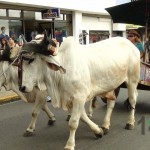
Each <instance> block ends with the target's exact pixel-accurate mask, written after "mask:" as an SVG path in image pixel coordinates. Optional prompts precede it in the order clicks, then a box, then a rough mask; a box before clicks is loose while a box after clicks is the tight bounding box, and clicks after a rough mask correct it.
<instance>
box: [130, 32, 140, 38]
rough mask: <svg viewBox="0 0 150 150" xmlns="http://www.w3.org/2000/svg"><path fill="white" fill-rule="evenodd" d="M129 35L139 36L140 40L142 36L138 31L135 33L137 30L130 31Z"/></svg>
mask: <svg viewBox="0 0 150 150" xmlns="http://www.w3.org/2000/svg"><path fill="white" fill-rule="evenodd" d="M128 34H133V35H135V36H137V37H138V38H141V36H140V34H139V33H138V32H137V31H135V30H130V31H129V32H128Z"/></svg>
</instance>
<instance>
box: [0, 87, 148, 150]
mask: <svg viewBox="0 0 150 150" xmlns="http://www.w3.org/2000/svg"><path fill="white" fill-rule="evenodd" d="M125 98H127V92H126V90H125V89H121V91H120V93H119V97H118V99H117V102H116V106H115V108H114V111H113V114H112V119H111V128H110V132H109V134H108V135H105V136H103V138H101V139H98V140H97V139H96V138H95V135H94V134H93V133H92V132H91V130H90V129H89V127H88V126H87V125H85V124H84V123H83V122H80V125H79V128H78V130H77V133H76V147H75V148H76V150H150V142H149V139H150V130H149V127H150V92H149V91H139V96H138V103H137V107H136V123H135V129H134V130H130V131H128V130H125V129H124V127H125V124H126V121H127V118H128V111H127V110H126V108H125V107H124V105H123V102H124V99H125ZM32 106H33V104H28V103H25V102H23V101H17V102H11V103H8V104H4V105H1V106H0V150H63V148H64V146H65V144H66V141H67V139H68V136H69V128H68V123H67V122H66V120H65V119H66V116H67V112H65V111H63V110H62V109H54V108H52V107H51V104H50V103H49V106H50V108H51V110H52V111H53V112H54V113H55V117H56V119H57V121H56V123H55V125H54V126H52V127H51V126H48V125H47V121H48V118H47V116H46V114H45V113H44V112H41V113H40V115H39V118H38V120H37V124H36V130H35V132H34V136H32V137H23V136H22V135H23V133H24V131H25V130H26V128H27V126H28V124H29V122H30V119H31V110H32ZM105 111H106V105H105V104H104V103H103V102H102V101H101V100H100V99H99V101H98V102H97V109H96V110H95V112H94V116H93V120H94V122H96V123H97V124H98V125H99V126H101V123H102V120H103V117H104V114H105ZM138 122H139V123H138Z"/></svg>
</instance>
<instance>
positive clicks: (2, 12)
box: [0, 9, 6, 17]
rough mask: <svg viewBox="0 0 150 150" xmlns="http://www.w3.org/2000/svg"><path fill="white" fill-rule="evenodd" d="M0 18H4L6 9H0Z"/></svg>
mask: <svg viewBox="0 0 150 150" xmlns="http://www.w3.org/2000/svg"><path fill="white" fill-rule="evenodd" d="M0 16H3V17H6V9H0Z"/></svg>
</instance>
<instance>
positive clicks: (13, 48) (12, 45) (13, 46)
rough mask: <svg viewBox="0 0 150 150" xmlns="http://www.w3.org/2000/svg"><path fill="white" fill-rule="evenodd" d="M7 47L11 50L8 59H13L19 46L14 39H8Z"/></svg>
mask: <svg viewBox="0 0 150 150" xmlns="http://www.w3.org/2000/svg"><path fill="white" fill-rule="evenodd" d="M9 46H10V48H11V54H10V58H11V59H14V58H15V57H16V56H17V55H18V53H19V45H18V44H17V40H16V38H15V37H10V38H9Z"/></svg>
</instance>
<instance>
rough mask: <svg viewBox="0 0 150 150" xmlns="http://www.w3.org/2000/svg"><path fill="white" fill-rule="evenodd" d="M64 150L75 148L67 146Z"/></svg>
mask: <svg viewBox="0 0 150 150" xmlns="http://www.w3.org/2000/svg"><path fill="white" fill-rule="evenodd" d="M64 150H74V148H73V147H71V146H66V147H65V148H64Z"/></svg>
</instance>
